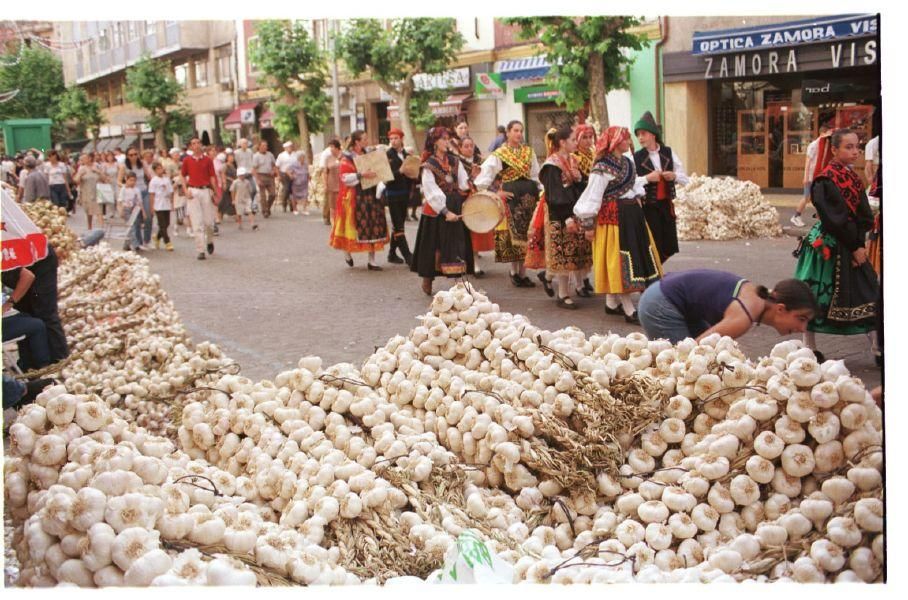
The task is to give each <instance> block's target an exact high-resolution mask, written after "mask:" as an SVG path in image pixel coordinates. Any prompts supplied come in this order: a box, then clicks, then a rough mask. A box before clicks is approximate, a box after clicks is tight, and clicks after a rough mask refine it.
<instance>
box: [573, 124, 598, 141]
mask: <svg viewBox="0 0 908 600" xmlns="http://www.w3.org/2000/svg"><path fill="white" fill-rule="evenodd" d="M588 133H592V134H593V137H596V130H595V129H593V126H592V125H587V124H586V123H583V124H581V125H577V126H576V127H575V128H574V135H576V136H577V139H578V140H579V139H580V138H582V137H583V136H585V135H586V134H588Z"/></svg>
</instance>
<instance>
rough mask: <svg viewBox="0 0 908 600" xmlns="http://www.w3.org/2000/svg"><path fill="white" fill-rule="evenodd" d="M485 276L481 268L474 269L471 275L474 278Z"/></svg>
mask: <svg viewBox="0 0 908 600" xmlns="http://www.w3.org/2000/svg"><path fill="white" fill-rule="evenodd" d="M485 276H486V272H485V271H483V270H482V269H474V271H473V277H475V278H476V279H482V278H483V277H485Z"/></svg>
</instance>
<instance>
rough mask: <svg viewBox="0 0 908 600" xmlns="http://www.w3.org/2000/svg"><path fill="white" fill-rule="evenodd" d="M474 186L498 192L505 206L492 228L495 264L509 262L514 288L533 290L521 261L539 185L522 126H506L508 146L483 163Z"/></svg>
mask: <svg viewBox="0 0 908 600" xmlns="http://www.w3.org/2000/svg"><path fill="white" fill-rule="evenodd" d="M476 187H478V188H479V189H481V190H485V189H489V188H492V189H493V190H494V191H497V192H498V194H499V197H500V198H501V200H502V202H504V205H505V218H504V219H502V221H501V223H499V225H498V226H497V227H496V228H495V262H500V263H510V265H511V267H510V271H511V283H512V284H514V285H515V286H516V287H536V284H535V283H533V282H532V281H530V278H529V277H527V276H526V266H525V265H524V259H525V258H526V251H527V231H528V230H529V227H530V222H531V221H532V218H533V212H534V211H535V210H536V203H537V202H538V201H539V193H540V192H541V191H542V190H541V187H542V186H541V184H540V183H539V162H538V161H537V160H536V153H535V152H533V149H532V148H530V147H529V146H526V145H524V144H523V123H521V122H520V121H511V122H510V123H508V127H507V143H505V144H504V145H503V146H500V147H499V148H498V149H497V150H495V152H493V153H492V154H491V155H490V156H489V157H488V158H487V159H486V160H485V162H483V163H482V169H481V171H480V173H479V176H478V177H476Z"/></svg>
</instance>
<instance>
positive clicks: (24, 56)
mask: <svg viewBox="0 0 908 600" xmlns="http://www.w3.org/2000/svg"><path fill="white" fill-rule="evenodd" d="M17 50H18V54H17V56H18V58H19V60H18V63H15V64H4V65H0V92H12V91H13V90H19V92H18V94H16V96H14V97H13V98H12V99H11V100H9V101H7V102H2V103H0V120H6V119H53V120H54V125H55V126H54V132H55V134H56V133H59V132H60V131H61V128H60V127H59V124H58V119H57V112H58V110H59V101H60V97H61V96H62V95H63V93H64V91H65V90H66V86H65V85H64V83H63V63H62V62H61V61H60V59H59V58H57V56H56V55H55V54H54V53H53V52H51V51H49V50H46V49H44V48H31V47H23V48H21V49H17ZM4 60H5V62H6V63H12V62H13V61H12V57H11V56H9V55H7V56H5V57H4Z"/></svg>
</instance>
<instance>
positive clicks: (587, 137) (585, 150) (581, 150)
mask: <svg viewBox="0 0 908 600" xmlns="http://www.w3.org/2000/svg"><path fill="white" fill-rule="evenodd" d="M574 136H575V137H576V138H577V151H576V152H574V153H573V154H572V156H573V157H574V160H576V161H577V168H578V169H579V170H580V182H579V183H578V184H577V187H578V189H579V190H580V193H581V194H582V193H583V190H585V189H586V184H587V182H588V181H589V180H590V171H592V170H593V163H595V162H596V154H595V145H596V130H595V129H593V126H592V125H587V124H585V123H584V124H582V125H577V127H575V128H574ZM574 277H575V280H576V281H575V282H574V283H575V288H576V290H577V295H578V296H581V297H583V298H589V297H591V296H592V295H593V284H591V283H590V279H589V277H590V270H589V268H587V269H582V270H579V271H577V272H576V273H574Z"/></svg>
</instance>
